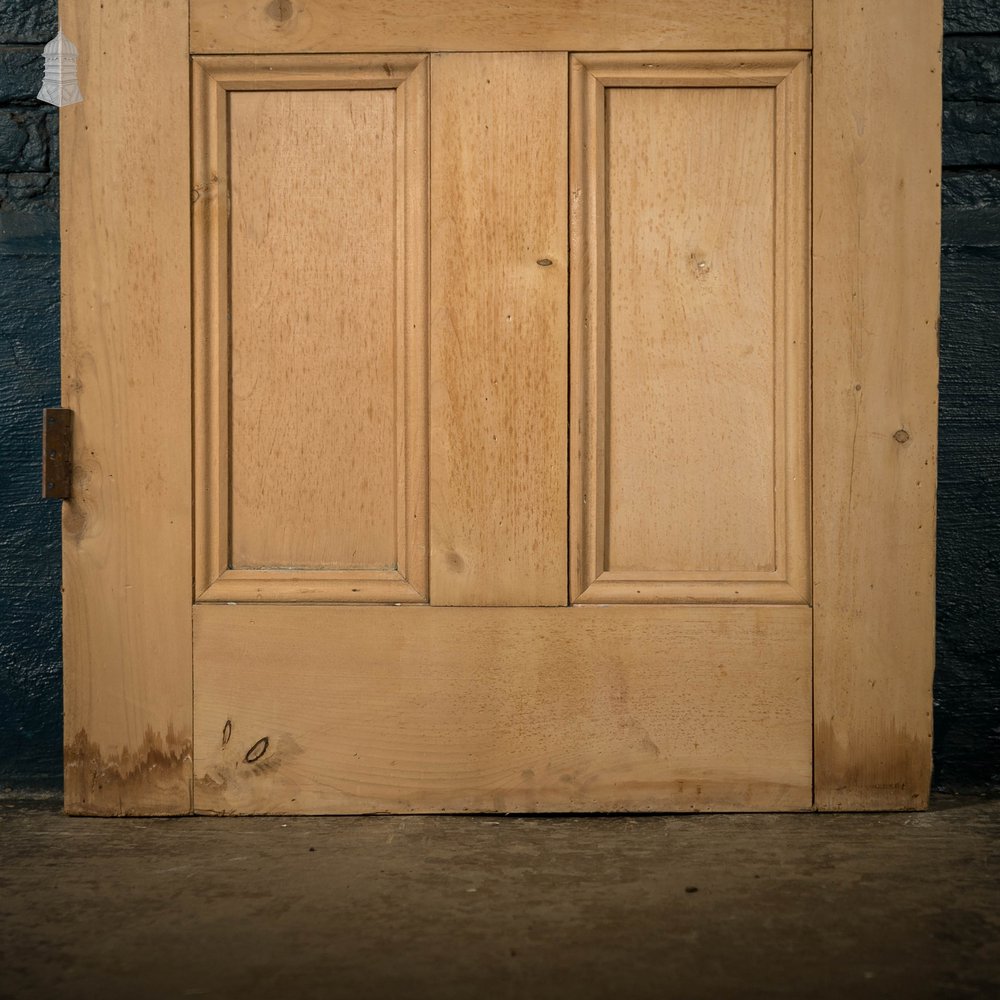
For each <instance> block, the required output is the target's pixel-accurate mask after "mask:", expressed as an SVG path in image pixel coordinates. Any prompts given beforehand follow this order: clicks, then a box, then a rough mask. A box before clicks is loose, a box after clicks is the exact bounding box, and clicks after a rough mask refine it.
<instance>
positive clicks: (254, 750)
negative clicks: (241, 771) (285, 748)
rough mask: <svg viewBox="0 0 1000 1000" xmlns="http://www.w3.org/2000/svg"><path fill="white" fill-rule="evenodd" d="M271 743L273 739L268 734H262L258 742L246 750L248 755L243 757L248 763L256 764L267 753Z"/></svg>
mask: <svg viewBox="0 0 1000 1000" xmlns="http://www.w3.org/2000/svg"><path fill="white" fill-rule="evenodd" d="M270 745H271V740H270V739H269V738H268V737H267V736H262V737H261V738H260V739H259V740H257V742H256V743H255V744H254V745H253V746H252V747H250V749H249V750H247V752H246V756H245V757H244V758H243V759H244V760H245V761H246V762H247V763H248V764H255V763H256V762H257V761H258V760H260V759H261V757H263V756H264V754H266V753H267V748H268V747H269V746H270Z"/></svg>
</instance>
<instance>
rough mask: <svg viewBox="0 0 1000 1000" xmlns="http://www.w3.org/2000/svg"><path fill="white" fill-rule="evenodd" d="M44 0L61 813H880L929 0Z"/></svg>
mask: <svg viewBox="0 0 1000 1000" xmlns="http://www.w3.org/2000/svg"><path fill="white" fill-rule="evenodd" d="M900 2H901V0H900ZM69 6H70V7H71V8H72V9H71V10H70V11H67V12H65V15H64V22H65V27H66V30H67V32H68V33H70V36H71V37H73V38H74V41H76V42H77V43H78V45H80V47H81V52H84V53H89V54H90V55H89V59H90V61H91V64H90V66H89V71H90V73H91V76H90V77H89V78H87V77H86V76H84V87H85V93H86V92H87V90H88V89H89V90H90V93H91V100H90V101H89V102H88V101H85V102H84V104H83V105H81V106H78V107H77V109H68V110H66V111H64V112H63V115H64V117H63V122H64V125H63V128H64V136H65V139H64V143H65V144H66V145H67V148H68V150H69V151H70V157H71V158H70V164H71V166H70V169H69V171H68V173H67V185H66V187H67V190H66V209H65V211H66V219H67V242H66V249H65V252H66V263H65V273H66V277H65V278H64V297H65V303H66V304H65V312H64V320H65V323H64V328H65V331H66V333H65V338H64V343H65V350H64V358H65V362H66V373H65V374H66V376H67V383H66V386H67V388H66V400H65V404H66V405H68V406H71V407H72V408H73V409H74V410H75V411H76V414H77V427H78V435H77V443H76V448H77V454H78V465H79V468H78V470H77V479H76V487H75V493H74V499H73V500H72V501H71V502H70V503H69V504H68V505H67V511H66V580H67V606H66V634H67V744H68V745H67V806H68V808H70V809H71V810H73V811H81V812H101V813H103V812H125V813H128V812H161V811H162V812H173V811H189V810H193V811H195V812H206V813H231V812H289V813H294V812H302V813H308V812H347V813H351V812H372V811H390V812H412V811H417V812H433V811H466V810H471V811H498V812H531V811H558V812H563V811H621V810H702V809H706V810H707V809H726V810H762V809H766V810H774V809H808V808H811V807H813V806H814V805H815V806H817V807H820V808H841V807H857V806H859V805H860V806H866V807H912V806H915V805H921V804H922V803H923V802H924V801H925V798H926V791H927V781H928V775H929V769H928V768H929V745H930V736H929V723H928V716H929V712H928V708H929V701H928V685H929V678H930V663H931V661H930V636H931V634H932V620H931V609H932V603H931V595H932V593H933V587H932V580H933V563H932V547H931V542H930V539H931V538H932V515H933V501H932V496H933V468H932V463H933V448H934V434H933V430H934V424H933V418H934V385H933V380H934V338H933V330H934V315H935V310H936V302H935V301H934V298H933V292H934V280H933V279H932V277H931V275H932V273H933V266H934V261H935V256H934V250H933V247H934V246H935V242H934V241H935V240H936V234H935V229H934V225H935V221H936V209H935V204H936V202H935V194H934V189H935V184H936V167H937V164H936V159H934V160H932V158H931V144H932V140H933V138H934V136H935V135H936V134H937V118H936V117H935V116H934V115H931V114H930V111H929V109H928V108H927V107H925V102H927V101H928V100H931V99H932V98H933V95H934V93H935V87H936V86H937V80H936V78H934V74H933V72H932V70H933V69H934V62H933V59H934V54H935V51H936V42H937V39H936V35H935V32H936V31H939V29H940V25H939V22H938V19H937V18H938V14H937V12H935V11H934V10H933V9H932V7H933V5H931V4H928V5H927V7H928V11H927V13H928V17H927V23H926V24H923V25H918V26H916V27H915V28H914V30H913V32H912V33H911V34H910V35H908V36H907V37H905V38H902V37H900V36H899V35H898V34H895V33H894V29H893V28H892V19H891V15H890V13H889V12H883V11H881V9H880V11H879V12H874V13H873V12H870V11H866V10H865V9H864V8H863V7H861V6H860V5H854V4H847V5H845V4H842V3H838V4H833V3H832V2H825V0H824V2H823V3H817V4H816V10H815V14H814V10H813V4H812V2H810V0H782V2H781V3H777V4H776V3H773V2H768V3H764V2H761V3H760V4H756V5H753V4H751V5H748V4H745V3H739V4H737V3H734V2H732V0H712V2H704V0H700V2H697V3H696V2H694V0H678V2H676V3H672V4H670V5H667V6H668V7H669V11H668V12H665V11H664V9H663V7H664V5H661V4H654V3H649V4H644V3H639V4H630V5H627V6H622V5H620V4H616V3H600V2H597V0H594V2H590V0H587V2H585V3H582V4H581V3H569V2H567V3H556V4H552V3H549V4H544V5H543V4H539V3H534V2H532V0H525V2H524V3H521V4H520V5H519V6H518V10H517V11H514V10H511V9H508V8H504V9H503V11H499V10H497V9H494V8H493V7H492V6H491V5H486V4H483V5H476V4H474V5H472V6H473V8H474V9H471V10H469V9H466V10H465V11H464V13H463V15H462V16H456V15H455V12H454V10H453V8H452V7H451V6H450V5H449V4H446V3H444V2H443V0H424V2H422V3H418V4H414V3H412V2H411V3H406V4H404V3H399V4H389V5H388V6H387V5H385V4H380V5H378V10H377V11H376V8H375V6H374V5H371V4H367V3H357V4H352V5H346V6H345V5H342V4H334V3H332V2H326V3H324V2H319V0H315V2H311V3H310V2H303V3H289V4H272V5H269V6H267V7H261V6H259V5H257V4H253V3H251V2H249V0H247V2H246V3H237V4H233V3H231V2H229V3H221V2H218V0H192V2H191V5H190V10H189V11H188V10H187V9H185V10H184V11H183V17H182V16H181V14H180V13H179V12H178V11H176V10H174V9H173V8H170V7H165V8H163V9H162V10H157V11H152V10H150V11H144V12H135V13H133V14H129V15H127V16H126V15H122V19H120V20H116V21H115V22H114V23H113V24H112V23H110V22H109V21H108V20H107V15H105V14H104V13H103V11H102V10H101V9H100V6H99V5H98V4H96V3H93V4H91V3H89V2H80V3H78V4H72V5H69ZM889 6H892V5H889ZM522 8H523V9H522ZM188 14H190V28H189V31H188ZM66 15H68V16H66ZM125 21H127V22H128V27H127V29H126V27H125V25H124V22H125ZM126 30H127V31H128V32H131V34H129V36H128V37H129V38H130V39H133V43H132V47H134V39H135V38H136V37H141V38H145V39H149V40H150V42H151V44H153V39H156V41H155V51H156V57H155V58H154V59H153V60H152V63H151V64H150V63H148V62H145V61H143V60H142V59H140V58H139V56H138V54H136V55H135V56H133V57H130V56H128V55H126V56H125V57H124V58H123V61H122V62H120V63H116V67H117V68H113V67H111V66H110V65H109V64H106V63H104V62H102V61H101V60H100V59H99V58H98V57H97V53H98V47H99V45H100V44H106V42H104V43H101V42H98V40H97V38H98V35H100V34H101V32H106V31H111V32H113V33H114V34H115V35H116V37H117V36H118V35H119V34H120V37H122V38H124V37H126V36H125V32H126ZM102 37H103V36H102ZM876 52H877V53H878V55H879V58H880V59H883V58H884V59H887V60H889V61H888V62H887V63H886V64H885V65H883V66H881V68H878V69H876V68H873V64H872V62H871V57H872V54H873V53H876ZM144 58H146V59H148V55H147V56H146V57H144ZM900 61H902V64H903V65H904V66H913V67H918V68H919V73H918V72H917V70H916V69H914V71H913V72H912V73H910V74H908V75H907V76H906V78H905V79H903V78H902V77H897V73H901V72H902V70H899V69H897V66H898V65H899V63H900ZM87 62H88V58H87V57H86V56H84V57H83V58H82V59H81V63H82V65H81V72H82V73H85V72H86V71H87V65H86V64H87ZM861 66H863V67H864V69H865V73H867V74H868V75H867V76H860V77H859V76H858V73H857V70H858V68H859V67H861ZM130 71H131V75H130ZM133 76H134V77H135V79H133ZM140 77H141V79H140ZM126 80H127V81H128V83H129V87H130V88H131V89H130V90H129V94H130V96H129V97H128V98H127V99H126V97H125V89H126V88H123V87H122V86H121V84H122V83H123V81H126ZM153 82H155V84H156V85H157V89H158V91H160V90H162V92H163V93H167V94H169V95H170V97H169V98H168V99H167V100H166V108H165V113H164V115H163V116H162V117H161V119H160V120H159V121H158V123H157V126H156V127H155V128H154V127H152V124H151V123H148V122H146V121H145V120H144V119H142V117H141V115H140V114H139V113H138V111H137V106H136V103H135V89H136V88H140V89H141V88H143V87H146V88H150V87H151V86H152V83H153ZM95 95H96V97H97V99H96V100H95V99H94V96H95ZM160 100H163V98H162V97H161V98H160ZM74 115H75V117H73V116H74ZM859 116H860V117H859ZM128 130H131V131H132V133H133V134H131V135H130V139H129V141H128V142H126V141H125V140H124V138H123V137H122V136H120V135H119V134H118V133H119V132H120V131H128ZM136 132H138V135H136V134H135V133H136ZM92 133H93V134H92ZM893 136H896V137H898V138H897V140H896V142H895V143H894V142H892V141H890V140H891V139H892V137H893ZM904 138H912V139H913V140H914V142H916V144H917V145H916V148H915V149H914V150H913V153H914V159H912V160H907V159H905V158H902V157H901V156H900V155H899V153H898V148H897V146H898V143H899V142H901V141H902V140H903V139H904ZM109 141H110V142H111V146H110V149H111V152H110V153H109V154H107V155H104V156H102V157H99V156H98V155H97V150H99V149H101V150H106V149H107V148H108V146H107V143H108V142H109ZM76 157H80V158H81V160H80V165H79V166H78V167H77V166H75V164H76V162H77V160H76ZM928 164H931V165H930V169H929V170H928ZM116 184H117V185H118V186H119V192H118V195H117V196H114V195H113V193H112V191H113V188H114V187H115V185H116ZM184 192H188V194H186V195H185V196H184V197H182V194H184ZM123 194H124V195H127V196H129V198H130V199H133V200H134V199H139V203H138V204H135V203H132V204H126V203H123V201H122V200H121V195H123ZM99 204H102V205H107V206H108V208H109V209H111V208H112V207H113V211H110V213H109V214H108V215H107V216H104V217H102V218H103V219H104V221H103V222H102V226H103V227H104V228H103V229H102V233H103V235H102V237H101V239H102V241H103V244H104V245H105V253H103V254H97V255H92V254H87V255H84V254H83V253H82V240H81V234H82V230H83V227H84V226H85V225H86V224H87V222H88V219H90V218H92V215H90V213H94V212H95V211H97V208H96V207H95V206H98V205H99ZM904 232H905V234H906V239H905V240H904V239H902V238H901V237H902V235H903V233H904ZM78 246H79V247H80V249H79V250H78V249H77V247H78ZM876 258H878V259H879V261H880V265H881V266H882V272H881V274H880V276H879V277H878V279H877V280H876V278H875V276H874V275H872V274H871V273H870V269H869V267H868V265H869V263H870V262H873V261H875V260H876ZM98 311H99V312H100V313H101V315H102V316H103V322H102V323H101V324H100V329H98V324H97V323H96V322H95V314H96V312H98ZM189 316H190V317H191V320H190V324H189V322H188V317H189ZM127 325H128V326H129V329H128V330H127V329H126V326H127ZM876 325H877V329H876ZM904 343H906V345H907V350H906V356H905V357H902V356H901V352H902V345H903V344H904ZM88 456H89V457H88ZM116 476H117V479H116ZM900 519H902V523H900ZM907 532H908V533H907ZM901 574H903V579H904V582H902V583H901V581H900V575H901ZM814 745H815V751H814Z"/></svg>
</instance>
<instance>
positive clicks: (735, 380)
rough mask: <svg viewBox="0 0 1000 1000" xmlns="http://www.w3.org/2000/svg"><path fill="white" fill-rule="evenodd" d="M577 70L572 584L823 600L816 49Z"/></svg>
mask: <svg viewBox="0 0 1000 1000" xmlns="http://www.w3.org/2000/svg"><path fill="white" fill-rule="evenodd" d="M573 76H574V91H573V99H574V112H573V123H574V139H573V145H572V148H573V166H572V170H573V180H572V184H573V218H574V229H573V251H574V256H573V261H574V264H573V266H574V272H573V289H574V297H573V318H572V338H573V358H572V362H571V371H572V372H573V373H574V377H573V379H572V391H573V404H572V411H573V412H572V421H571V426H572V429H573V435H574V441H573V448H572V453H571V455H572V457H571V464H572V469H573V496H572V504H571V538H572V555H573V566H572V568H571V587H572V590H573V596H574V600H576V601H577V602H580V603H602V604H603V603H621V602H632V603H647V602H654V603H655V602H661V601H679V602H685V601H691V600H705V601H713V602H715V601H724V602H735V603H741V602H745V601H751V602H764V603H774V602H791V603H799V602H807V601H808V596H809V595H808V564H809V552H808V545H809V541H808V518H809V465H808V462H809V396H808V392H809V331H808V326H809V306H808V302H809V292H808V275H809V246H808V244H809V240H808V211H809V190H808V185H809V180H808V178H809V156H808V147H809V143H808V121H809V119H808V61H807V57H806V56H805V55H804V54H802V53H798V52H790V53H763V54H760V53H742V54H724V55H720V54H715V53H705V54H693V55H690V56H677V55H664V54H636V55H631V56H608V55H596V56H580V57H577V58H576V59H574V63H573Z"/></svg>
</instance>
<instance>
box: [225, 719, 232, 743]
mask: <svg viewBox="0 0 1000 1000" xmlns="http://www.w3.org/2000/svg"><path fill="white" fill-rule="evenodd" d="M232 735H233V723H232V720H231V719H226V724H225V725H224V726H223V727H222V745H223V746H225V745H226V744H227V743H228V742H229V740H230V737H231V736H232Z"/></svg>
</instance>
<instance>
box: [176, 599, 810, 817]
mask: <svg viewBox="0 0 1000 1000" xmlns="http://www.w3.org/2000/svg"><path fill="white" fill-rule="evenodd" d="M195 647H196V656H197V659H198V663H199V683H198V686H197V711H196V720H197V740H196V747H197V763H196V771H197V782H196V792H195V794H196V808H197V810H198V811H199V812H208V813H285V812H295V813H364V812H385V811H389V812H461V811H482V812H552V811H558V812H570V811H571V812H579V811H583V812H586V811H590V810H601V811H622V810H628V811H650V810H653V811H659V810H668V811H690V810H694V811H699V810H712V809H722V810H766V809H782V810H790V809H807V808H809V806H810V804H811V796H812V788H811V780H812V769H811V754H812V749H811V743H812V725H811V694H810V689H811V680H810V669H809V666H810V647H811V612H810V609H809V608H806V607H801V606H799V607H774V608H764V607H747V608H682V607H676V608H674V607H670V608H666V607H663V608H558V609H556V608H522V609H509V608H508V609H504V608H496V609H495V608H433V607H432V608H415V607H410V608H336V607H297V606H286V607H277V606H275V605H262V606H260V607H246V606H243V607H228V606H224V605H199V606H198V607H197V608H196V616H195ZM283 664H294V670H285V669H282V665H283ZM262 741H264V742H262ZM255 747H256V749H254V748H255ZM262 748H265V749H264V752H263V754H262V755H261V756H259V757H258V758H257V759H256V760H253V759H251V760H248V757H250V758H254V757H256V756H257V754H259V753H260V752H261V749H262ZM251 751H253V752H251Z"/></svg>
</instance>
